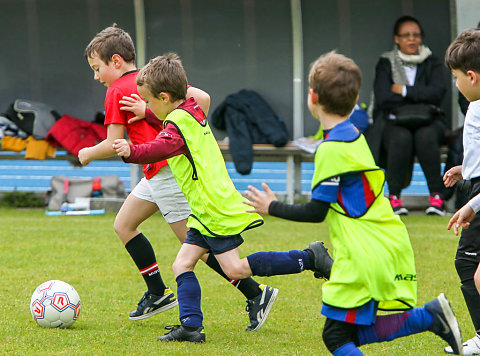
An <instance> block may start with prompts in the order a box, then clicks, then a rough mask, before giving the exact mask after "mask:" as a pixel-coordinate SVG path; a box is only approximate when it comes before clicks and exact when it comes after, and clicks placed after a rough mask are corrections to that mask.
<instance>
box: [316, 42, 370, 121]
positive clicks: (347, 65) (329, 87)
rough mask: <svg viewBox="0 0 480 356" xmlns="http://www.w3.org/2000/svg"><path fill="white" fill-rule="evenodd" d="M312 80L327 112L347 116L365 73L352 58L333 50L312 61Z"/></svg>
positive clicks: (320, 101)
mask: <svg viewBox="0 0 480 356" xmlns="http://www.w3.org/2000/svg"><path fill="white" fill-rule="evenodd" d="M308 81H309V86H310V88H312V89H313V91H314V92H315V93H317V94H318V103H319V104H320V105H322V106H323V109H324V110H325V111H326V112H328V113H330V114H335V115H340V116H346V115H348V114H350V113H351V112H352V109H353V107H354V106H355V103H356V101H357V97H358V92H359V90H360V85H361V84H362V73H361V71H360V68H358V66H357V65H356V64H355V62H354V61H353V60H352V59H350V58H347V57H345V56H344V55H342V54H338V53H336V52H335V51H331V52H328V53H326V54H324V55H322V56H320V57H319V58H318V59H317V60H316V61H315V62H313V63H312V65H311V67H310V74H309V76H308Z"/></svg>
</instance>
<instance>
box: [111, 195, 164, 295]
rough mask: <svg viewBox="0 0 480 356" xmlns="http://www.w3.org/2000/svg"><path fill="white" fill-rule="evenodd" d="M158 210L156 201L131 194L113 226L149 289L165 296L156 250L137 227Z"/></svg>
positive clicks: (153, 292)
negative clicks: (152, 201)
mask: <svg viewBox="0 0 480 356" xmlns="http://www.w3.org/2000/svg"><path fill="white" fill-rule="evenodd" d="M156 211H158V208H157V206H156V205H155V204H154V203H151V202H149V201H146V200H143V199H140V198H137V197H136V196H134V195H133V194H129V196H128V197H127V199H126V200H125V202H124V203H123V205H122V207H121V208H120V211H119V212H118V214H117V216H116V218H115V222H114V225H113V227H114V229H115V232H116V233H117V235H118V236H119V237H120V240H122V242H123V243H124V245H125V248H126V249H127V251H128V253H129V254H130V256H131V257H132V259H133V261H134V262H135V264H136V265H137V267H138V269H139V271H140V273H141V274H142V276H143V278H144V280H145V283H146V284H147V287H148V291H149V292H150V293H152V294H155V295H162V296H163V293H164V291H165V284H164V283H163V280H162V277H161V275H160V272H159V270H158V266H157V260H156V257H155V252H154V251H153V248H152V245H151V244H150V242H149V241H148V239H147V238H146V237H145V236H144V235H143V234H142V233H141V232H140V231H138V229H137V228H138V226H139V225H140V224H141V223H142V222H143V221H145V220H146V219H148V218H149V217H150V216H152V215H153V214H154V213H155V212H156Z"/></svg>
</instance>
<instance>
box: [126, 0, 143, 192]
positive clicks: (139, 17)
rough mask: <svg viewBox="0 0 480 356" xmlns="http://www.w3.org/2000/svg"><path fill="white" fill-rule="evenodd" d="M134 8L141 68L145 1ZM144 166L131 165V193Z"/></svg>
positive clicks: (136, 4) (135, 4) (139, 66)
mask: <svg viewBox="0 0 480 356" xmlns="http://www.w3.org/2000/svg"><path fill="white" fill-rule="evenodd" d="M133 8H134V11H135V37H136V52H137V67H138V68H141V67H143V66H144V65H145V62H146V53H147V36H146V30H145V4H144V3H143V0H133ZM141 168H142V166H141V165H139V164H131V165H130V191H132V190H133V188H134V187H135V186H136V185H137V183H138V182H139V180H140V170H141Z"/></svg>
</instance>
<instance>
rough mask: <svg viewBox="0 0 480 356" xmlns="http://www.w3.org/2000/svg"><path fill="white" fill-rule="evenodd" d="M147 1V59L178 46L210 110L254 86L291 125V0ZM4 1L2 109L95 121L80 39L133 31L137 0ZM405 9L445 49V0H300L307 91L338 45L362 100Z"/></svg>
mask: <svg viewBox="0 0 480 356" xmlns="http://www.w3.org/2000/svg"><path fill="white" fill-rule="evenodd" d="M460 1H465V0H459V1H458V2H460ZM472 2H474V3H478V1H477V0H472ZM144 4H145V19H146V34H147V41H146V44H147V58H150V57H153V56H156V55H160V54H162V53H164V52H166V51H175V52H177V53H178V54H179V55H180V56H181V57H182V59H183V62H184V65H185V68H186V70H187V73H188V77H189V81H190V82H191V84H193V85H196V86H198V87H201V88H203V89H205V90H206V91H208V92H209V93H210V94H211V96H212V109H211V110H212V111H213V110H214V109H215V107H216V106H218V104H220V102H221V101H222V100H223V99H224V98H225V97H226V96H227V95H228V94H230V93H234V92H237V91H238V90H240V89H243V88H248V89H253V90H256V91H258V92H259V93H260V94H261V95H262V96H263V97H264V98H265V99H266V101H267V102H268V103H269V104H270V105H271V106H272V107H273V108H274V109H275V111H276V112H277V114H278V115H279V116H280V117H281V118H283V119H284V120H285V122H286V123H287V127H288V128H289V130H290V132H291V133H292V127H293V124H292V116H293V103H292V97H293V91H292V78H293V68H292V67H293V63H292V47H293V44H292V25H291V14H290V0H201V1H199V0H144ZM0 7H1V9H2V10H1V12H0V28H1V30H2V33H3V34H4V35H3V36H0V46H1V48H2V55H1V56H0V76H1V78H2V80H1V81H0V112H1V111H4V110H5V109H6V107H7V106H8V104H9V103H11V102H12V101H13V100H15V99H17V98H24V99H31V100H37V101H42V102H44V103H47V104H49V105H50V106H52V107H53V108H54V109H56V110H57V111H59V112H60V113H68V114H70V115H73V116H76V117H79V118H82V119H85V120H92V119H93V117H94V115H95V113H96V112H97V111H102V110H103V99H104V94H105V88H104V87H102V86H101V85H100V84H98V83H95V82H94V81H93V72H92V71H91V70H90V68H89V67H88V64H87V62H86V61H85V59H84V57H83V52H84V49H85V46H86V45H87V44H88V42H89V41H90V39H91V38H92V36H93V35H94V34H95V33H97V32H98V31H100V30H101V29H103V28H104V27H106V26H109V25H111V24H112V23H113V22H116V23H117V24H118V25H119V26H120V27H122V28H125V29H126V30H127V31H129V32H130V33H131V34H132V36H133V37H134V38H135V23H134V6H133V0H68V1H65V0H0ZM402 14H410V15H413V16H415V17H417V18H418V19H419V20H420V21H421V23H422V24H423V26H424V29H425V32H426V34H427V37H426V39H425V42H426V43H427V44H428V45H429V46H430V47H431V49H432V50H433V52H434V53H435V54H437V55H438V56H443V53H444V51H445V49H446V47H447V46H448V43H449V42H450V39H451V33H450V2H449V0H415V1H413V0H389V1H384V0H365V1H364V0H302V17H303V48H304V84H305V85H304V89H305V90H304V93H305V97H306V83H307V80H306V76H307V74H308V67H309V64H310V63H311V62H312V61H313V60H314V59H315V58H316V57H318V56H319V55H320V54H322V53H324V52H327V51H330V50H332V49H337V50H338V51H339V52H341V53H344V54H346V55H348V56H350V57H352V58H353V59H354V60H355V61H356V62H357V63H358V64H359V66H360V68H361V69H362V72H363V75H364V82H363V85H362V88H361V93H360V99H361V101H364V102H367V103H368V99H369V97H370V91H371V86H372V83H373V74H374V67H375V63H376V61H377V59H378V57H379V55H380V54H381V53H382V52H384V51H386V50H389V49H391V48H392V46H393V40H392V35H391V32H392V26H393V22H394V21H395V19H396V18H397V17H398V16H400V15H402ZM446 80H448V78H446ZM449 95H451V93H449ZM304 102H305V103H306V100H305V101H304ZM450 107H451V99H449V98H446V100H445V108H446V110H447V111H448V110H450ZM304 116H305V125H304V126H305V134H306V135H311V134H314V133H315V131H316V130H317V128H318V123H317V122H316V121H315V120H314V119H312V118H311V116H310V114H309V112H308V110H307V108H306V105H305V109H304ZM216 134H217V135H218V137H219V138H221V137H222V135H223V133H222V132H216Z"/></svg>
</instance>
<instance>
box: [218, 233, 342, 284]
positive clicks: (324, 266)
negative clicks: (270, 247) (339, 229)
mask: <svg viewBox="0 0 480 356" xmlns="http://www.w3.org/2000/svg"><path fill="white" fill-rule="evenodd" d="M215 257H216V258H217V260H218V262H219V263H220V266H221V267H222V269H223V271H224V272H225V273H226V274H227V275H228V276H229V277H230V278H233V279H242V278H246V277H248V276H252V275H254V276H267V277H268V276H275V275H283V274H293V273H300V272H302V271H304V270H313V271H315V272H316V273H318V275H319V276H320V277H326V278H329V277H330V271H331V268H332V264H333V260H332V258H331V257H330V255H329V254H328V252H327V249H326V248H325V247H324V246H323V242H320V241H317V242H313V243H311V244H310V246H308V248H306V249H305V250H291V251H289V252H274V251H270V252H257V253H254V254H252V255H249V256H247V257H246V258H243V259H240V257H239V255H238V250H237V249H232V250H230V251H227V252H225V253H222V254H218V255H216V256H215Z"/></svg>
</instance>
